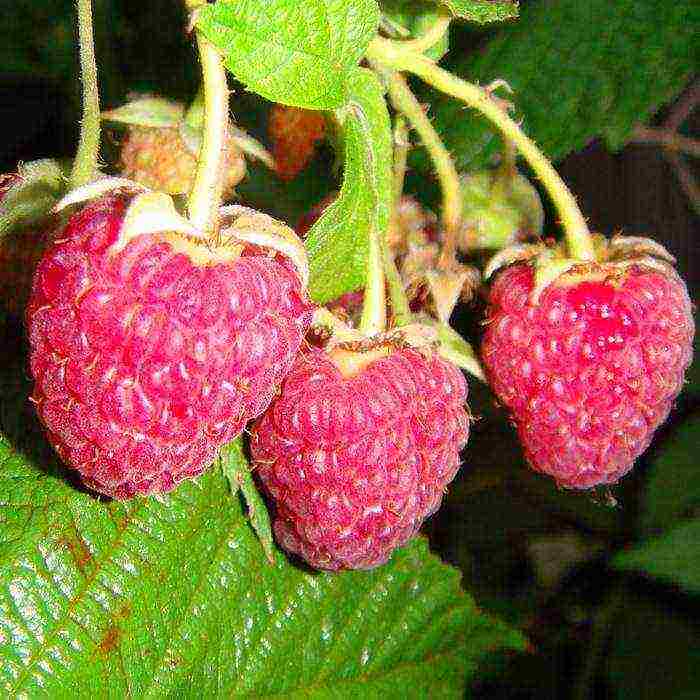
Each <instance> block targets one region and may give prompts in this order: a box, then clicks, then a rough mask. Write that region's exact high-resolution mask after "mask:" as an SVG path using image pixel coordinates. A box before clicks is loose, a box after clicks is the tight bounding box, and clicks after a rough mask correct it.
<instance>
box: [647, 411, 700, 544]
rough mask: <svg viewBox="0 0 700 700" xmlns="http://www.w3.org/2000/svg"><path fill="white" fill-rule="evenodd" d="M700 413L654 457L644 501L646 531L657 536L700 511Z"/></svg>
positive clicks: (685, 424) (693, 415)
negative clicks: (699, 509) (694, 510)
mask: <svg viewBox="0 0 700 700" xmlns="http://www.w3.org/2000/svg"><path fill="white" fill-rule="evenodd" d="M698 445H700V413H694V414H692V415H690V416H689V417H688V418H687V419H686V420H685V421H684V422H683V423H682V424H681V425H680V427H678V428H677V429H676V430H674V431H673V432H672V433H671V434H670V435H669V436H668V437H667V438H666V439H665V441H664V442H663V443H662V444H661V446H660V448H659V451H658V453H656V454H655V455H654V459H653V462H652V471H651V475H650V477H649V482H648V484H647V490H646V495H645V499H644V514H643V515H642V527H643V528H644V530H645V532H647V533H655V532H658V531H660V530H662V529H663V528H665V527H667V526H669V525H671V524H672V523H673V522H674V521H675V520H678V519H679V518H682V517H687V516H688V515H689V513H690V512H691V511H692V509H693V508H700V469H698V456H697V448H698Z"/></svg>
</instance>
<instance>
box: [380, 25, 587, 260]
mask: <svg viewBox="0 0 700 700" xmlns="http://www.w3.org/2000/svg"><path fill="white" fill-rule="evenodd" d="M367 57H368V59H370V60H373V61H377V62H379V63H382V64H384V65H387V66H390V67H391V68H393V69H395V70H401V71H410V72H411V73H414V74H415V75H417V76H418V77H419V78H421V79H422V80H424V81H425V82H426V83H428V84H429V85H432V86H433V87H434V88H437V89H438V90H440V91H441V92H444V93H445V94H447V95H451V96H452V97H455V98H457V99H458V100H461V101H462V102H464V103H465V104H467V105H469V106H470V107H472V108H474V109H476V110H477V111H479V112H481V114H483V115H484V116H485V117H486V118H487V119H489V120H490V121H491V122H492V123H494V124H495V125H496V126H497V127H498V128H499V129H500V130H501V132H502V133H503V136H504V138H506V139H510V140H511V141H512V142H513V143H514V144H515V145H516V147H517V148H518V150H519V151H520V153H521V154H522V155H523V156H524V158H525V159H526V160H527V162H528V163H529V164H530V166H531V167H532V169H533V170H534V172H535V174H536V175H537V177H538V178H539V179H540V180H541V181H542V183H543V184H544V186H545V188H546V189H547V191H548V192H549V195H550V197H551V198H552V201H553V202H554V205H555V207H556V208H557V211H558V213H559V218H560V219H561V224H562V227H563V228H564V233H565V235H566V239H567V243H568V246H569V253H570V254H571V255H572V256H573V257H576V258H578V259H579V260H595V251H594V248H593V241H592V239H591V235H590V232H589V230H588V226H587V224H586V220H585V219H584V217H583V214H581V210H580V209H579V207H578V205H577V204H576V199H575V198H574V196H573V195H572V194H571V192H570V191H569V189H568V188H567V186H566V185H565V184H564V182H563V181H562V179H561V178H560V177H559V174H558V173H557V171H556V170H555V169H554V168H553V167H552V164H551V163H550V162H549V160H547V158H546V156H545V155H544V154H543V153H542V152H541V151H540V150H539V149H538V148H537V146H536V145H535V144H534V143H533V142H532V141H531V140H530V139H529V138H528V137H527V136H526V135H525V134H524V133H523V131H522V130H521V129H520V127H519V126H518V125H517V124H516V123H515V122H514V121H513V120H512V119H511V118H510V117H509V116H508V115H507V114H506V113H505V112H504V111H503V110H502V109H501V108H500V107H499V106H498V105H497V104H496V103H495V102H494V101H493V100H492V99H491V97H490V95H489V93H488V92H487V91H486V90H484V89H483V88H481V87H479V86H477V85H473V84H471V83H467V82H465V81H464V80H462V79H461V78H458V77H457V76H455V75H452V74H451V73H449V72H448V71H445V70H443V69H442V68H440V67H439V66H437V65H436V64H435V63H434V62H433V61H431V60H430V59H428V58H426V57H425V56H422V55H421V54H417V53H415V52H408V51H405V50H403V49H401V45H400V43H399V42H392V41H388V40H386V39H382V38H381V37H376V38H375V39H374V40H373V41H372V43H371V44H370V46H369V48H368V49H367Z"/></svg>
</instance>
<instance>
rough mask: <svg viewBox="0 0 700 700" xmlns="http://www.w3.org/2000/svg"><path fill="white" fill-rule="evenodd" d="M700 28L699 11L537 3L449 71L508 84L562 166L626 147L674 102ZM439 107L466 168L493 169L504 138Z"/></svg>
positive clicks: (422, 163) (470, 117)
mask: <svg viewBox="0 0 700 700" xmlns="http://www.w3.org/2000/svg"><path fill="white" fill-rule="evenodd" d="M698 21H700V5H697V4H693V3H659V2H656V0H620V1H619V2H613V3H611V2H608V0H588V1H587V2H581V0H559V1H558V2H556V3H551V2H541V1H540V2H531V3H526V4H525V5H524V6H523V8H522V11H521V17H520V20H519V21H518V22H515V23H513V24H512V25H509V26H508V27H506V28H504V29H503V30H501V31H500V32H499V33H498V35H497V36H496V38H494V39H493V40H492V41H491V42H489V43H488V44H487V45H486V46H485V47H484V48H483V49H482V50H480V51H479V52H478V53H476V54H473V55H470V56H468V57H459V58H456V59H455V60H454V61H452V62H451V63H450V65H449V66H447V67H448V68H449V69H450V70H452V71H454V72H456V73H457V74H459V75H462V76H464V77H465V78H467V79H468V80H472V81H477V82H479V83H481V84H482V85H486V84H488V83H490V82H492V81H493V80H496V79H503V80H506V81H507V82H508V84H509V85H510V86H511V87H512V88H513V91H514V92H513V95H508V96H507V97H508V99H511V100H513V101H514V102H515V104H516V107H517V114H516V115H515V116H516V118H517V119H521V118H522V119H524V128H525V131H526V132H527V133H528V134H529V135H530V136H531V137H532V138H533V139H534V140H535V141H536V142H537V143H538V145H539V146H540V147H541V148H542V149H543V150H544V152H545V153H546V154H547V155H549V156H550V157H551V158H552V159H554V160H558V159H560V158H563V157H564V156H565V155H567V154H568V153H570V152H571V151H574V150H577V149H579V148H582V147H583V146H584V145H585V144H586V143H588V142H589V141H590V140H592V139H593V138H596V137H598V136H604V137H605V139H606V140H607V142H608V144H609V146H610V147H612V148H619V147H621V146H622V145H623V144H624V143H625V141H626V139H627V138H628V137H629V135H630V133H631V129H632V128H633V127H634V126H635V125H636V124H638V123H640V122H644V121H645V120H646V119H648V118H649V117H650V116H651V115H652V114H653V113H654V112H655V111H656V110H657V109H658V107H659V106H660V105H661V104H662V103H664V102H665V101H667V100H670V99H672V97H673V96H674V95H675V94H676V93H677V92H678V91H679V90H680V89H681V88H682V87H683V85H684V84H685V83H686V82H687V79H688V76H689V75H690V73H691V72H692V71H693V70H694V69H695V68H696V66H697V64H698V59H699V58H700V56H699V55H698V42H697V40H696V36H695V34H696V33H695V31H694V27H695V26H697V23H698ZM430 102H431V116H432V117H433V123H434V124H435V126H436V127H437V129H438V130H439V132H440V134H441V135H442V136H443V138H444V140H445V142H446V144H447V146H448V148H449V149H450V151H451V152H452V153H453V154H454V156H455V158H456V162H457V165H458V167H459V169H460V170H468V169H474V168H480V167H483V166H485V165H488V164H489V163H490V162H491V160H492V159H493V157H494V155H495V154H496V153H497V152H498V151H499V149H500V138H499V136H498V135H497V132H496V130H495V129H493V128H492V126H491V125H490V124H488V123H487V122H486V121H485V120H484V119H481V118H480V117H478V116H477V115H476V114H475V113H474V112H472V111H470V110H466V109H464V107H463V105H461V104H460V103H458V102H457V101H455V100H452V99H451V98H446V97H438V98H437V99H433V98H432V97H431V98H430ZM412 163H413V164H414V166H415V167H418V168H420V169H421V170H422V171H423V172H425V171H427V170H429V169H430V167H431V166H430V163H429V160H428V159H427V157H426V155H425V153H422V152H417V153H416V156H415V159H414V160H412Z"/></svg>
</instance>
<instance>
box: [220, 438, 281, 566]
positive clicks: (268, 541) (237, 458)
mask: <svg viewBox="0 0 700 700" xmlns="http://www.w3.org/2000/svg"><path fill="white" fill-rule="evenodd" d="M220 461H221V468H222V471H223V473H224V476H225V477H226V479H227V480H228V483H229V486H230V488H231V494H232V495H235V494H236V493H237V492H238V491H239V490H240V492H241V495H242V496H243V498H244V500H245V503H246V506H247V507H248V518H249V519H250V524H251V525H252V526H253V530H255V534H256V535H257V536H258V539H259V540H260V544H261V545H262V548H263V551H264V552H265V556H266V557H267V559H268V561H269V562H270V563H271V564H274V563H275V545H274V544H273V542H272V527H271V526H270V515H269V514H268V512H267V507H266V506H265V503H264V501H263V499H262V496H261V495H260V492H259V491H258V489H257V488H256V486H255V482H254V481H253V475H252V473H251V471H250V465H249V464H248V462H247V460H246V458H245V455H244V454H243V444H242V442H241V439H240V438H239V439H238V440H234V441H233V442H232V443H230V444H228V445H226V446H225V447H222V448H221V451H220Z"/></svg>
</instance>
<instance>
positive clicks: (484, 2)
mask: <svg viewBox="0 0 700 700" xmlns="http://www.w3.org/2000/svg"><path fill="white" fill-rule="evenodd" d="M437 1H438V2H439V3H440V5H444V6H445V7H446V8H447V9H448V10H449V11H450V12H451V13H452V14H453V15H454V16H455V17H459V18H460V19H466V20H468V21H469V22H478V23H479V24H486V23H487V22H502V21H503V20H506V19H513V18H514V17H517V16H518V3H517V1H516V0H437Z"/></svg>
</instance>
